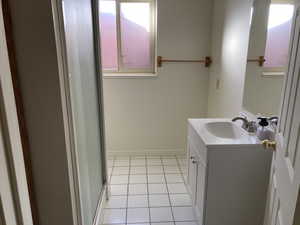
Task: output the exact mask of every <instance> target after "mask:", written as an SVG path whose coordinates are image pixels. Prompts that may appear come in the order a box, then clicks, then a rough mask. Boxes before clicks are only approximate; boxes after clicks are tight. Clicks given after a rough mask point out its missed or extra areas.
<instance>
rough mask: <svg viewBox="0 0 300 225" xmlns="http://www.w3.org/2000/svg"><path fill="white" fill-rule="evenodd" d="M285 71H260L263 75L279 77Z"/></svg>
mask: <svg viewBox="0 0 300 225" xmlns="http://www.w3.org/2000/svg"><path fill="white" fill-rule="evenodd" d="M284 75H285V72H275V71H273V72H262V76H263V77H281V76H284Z"/></svg>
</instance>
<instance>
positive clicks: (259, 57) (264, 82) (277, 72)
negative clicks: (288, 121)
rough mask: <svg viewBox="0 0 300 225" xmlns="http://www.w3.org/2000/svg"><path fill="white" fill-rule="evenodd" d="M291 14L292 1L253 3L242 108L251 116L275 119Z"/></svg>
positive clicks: (288, 38)
mask: <svg viewBox="0 0 300 225" xmlns="http://www.w3.org/2000/svg"><path fill="white" fill-rule="evenodd" d="M293 14H294V2H293V1H291V0H254V1H253V7H252V9H251V19H250V21H249V23H250V37H249V49H248V58H247V66H246V76H245V86H244V97H243V108H244V110H246V111H248V112H250V113H252V114H254V115H257V114H261V115H266V116H270V115H278V112H279V107H280V101H281V91H282V86H283V82H284V77H285V73H286V68H287V61H288V56H289V42H290V32H291V27H292V21H293Z"/></svg>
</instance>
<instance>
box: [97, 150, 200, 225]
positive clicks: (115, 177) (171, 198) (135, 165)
mask: <svg viewBox="0 0 300 225" xmlns="http://www.w3.org/2000/svg"><path fill="white" fill-rule="evenodd" d="M108 167H109V171H108V177H109V183H110V188H111V197H110V199H109V201H108V202H107V203H106V206H105V209H104V211H103V215H104V216H103V219H102V224H120V225H123V224H124V225H125V224H135V225H137V224H139V225H150V224H151V225H197V222H196V221H195V217H194V214H193V210H192V207H191V199H190V197H189V195H188V194H187V189H186V185H185V180H186V171H187V168H186V159H185V156H183V155H179V156H131V157H129V156H128V157H111V158H109V159H108Z"/></svg>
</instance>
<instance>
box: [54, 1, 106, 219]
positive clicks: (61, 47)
mask: <svg viewBox="0 0 300 225" xmlns="http://www.w3.org/2000/svg"><path fill="white" fill-rule="evenodd" d="M90 1H91V2H92V8H93V9H92V16H93V18H92V19H93V28H94V29H93V30H94V34H93V35H94V42H95V49H94V54H95V66H96V68H95V72H96V75H97V87H98V99H99V104H98V110H99V114H100V121H99V122H100V123H99V127H100V139H101V141H100V144H101V149H100V150H101V155H102V172H103V179H102V184H103V188H102V191H101V194H100V199H99V200H98V205H97V209H96V214H95V215H94V220H93V224H94V225H96V224H98V221H99V220H100V217H101V216H100V213H101V209H102V208H103V206H104V201H105V200H106V199H107V198H108V186H107V168H106V162H107V159H106V145H105V134H104V131H105V125H104V110H103V84H102V69H101V61H100V59H101V57H100V37H99V31H98V30H99V20H98V19H97V18H98V17H99V15H98V6H99V4H98V0H90ZM51 5H52V14H53V21H54V31H55V39H56V49H57V58H58V67H59V80H60V81H59V82H60V90H61V99H62V110H63V116H64V128H65V138H66V141H67V143H66V146H67V157H68V169H69V182H70V192H71V201H72V210H73V220H74V225H84V224H83V216H82V212H81V205H82V203H81V198H80V190H81V187H80V182H79V166H78V165H79V163H78V153H77V151H76V144H75V143H76V136H75V133H74V124H73V113H72V105H71V93H70V85H69V72H68V63H67V62H68V61H67V47H66V42H65V40H66V38H65V29H64V18H63V0H51Z"/></svg>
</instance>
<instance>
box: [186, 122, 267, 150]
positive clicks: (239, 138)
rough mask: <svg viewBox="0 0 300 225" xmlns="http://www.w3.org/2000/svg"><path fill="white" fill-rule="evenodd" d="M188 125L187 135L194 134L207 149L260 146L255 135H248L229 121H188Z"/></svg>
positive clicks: (236, 124) (235, 123)
mask: <svg viewBox="0 0 300 225" xmlns="http://www.w3.org/2000/svg"><path fill="white" fill-rule="evenodd" d="M188 123H189V128H188V129H189V135H195V133H196V134H197V135H198V136H199V137H200V139H201V140H202V142H203V144H204V145H206V146H207V148H218V147H225V146H226V147H230V148H232V149H235V148H236V149H240V148H239V147H241V146H243V147H245V146H249V147H257V146H259V145H260V146H261V141H260V140H259V139H258V138H257V137H256V135H255V134H249V133H248V132H247V131H245V130H244V129H242V128H241V127H240V126H239V125H238V123H237V122H232V121H231V119H224V118H222V119H210V118H209V119H188ZM193 133H194V134H193Z"/></svg>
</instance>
